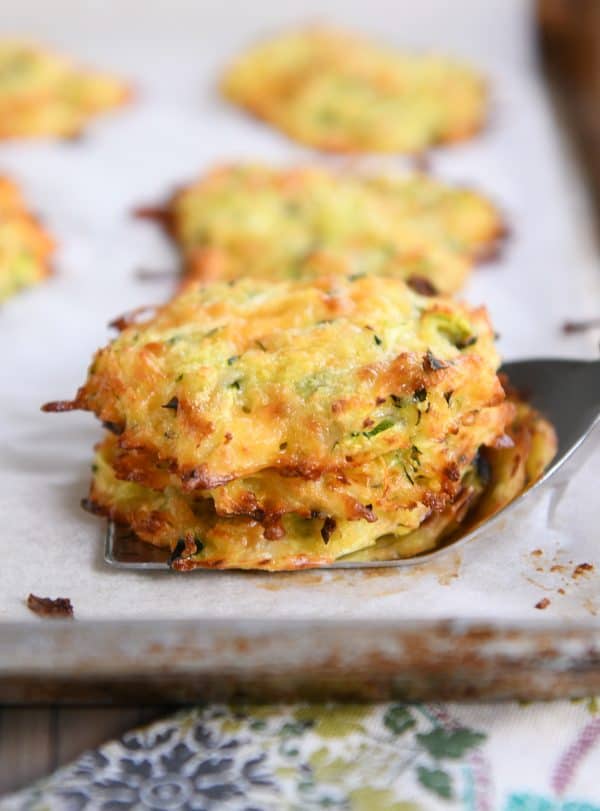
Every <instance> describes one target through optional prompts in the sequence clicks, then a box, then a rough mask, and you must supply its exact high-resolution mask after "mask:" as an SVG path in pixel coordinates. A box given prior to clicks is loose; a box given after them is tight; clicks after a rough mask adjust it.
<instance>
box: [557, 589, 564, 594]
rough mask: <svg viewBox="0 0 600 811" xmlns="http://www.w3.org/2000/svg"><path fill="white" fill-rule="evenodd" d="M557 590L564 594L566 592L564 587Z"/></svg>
mask: <svg viewBox="0 0 600 811" xmlns="http://www.w3.org/2000/svg"><path fill="white" fill-rule="evenodd" d="M557 591H558V593H559V594H565V593H566V592H565V590H564V589H557Z"/></svg>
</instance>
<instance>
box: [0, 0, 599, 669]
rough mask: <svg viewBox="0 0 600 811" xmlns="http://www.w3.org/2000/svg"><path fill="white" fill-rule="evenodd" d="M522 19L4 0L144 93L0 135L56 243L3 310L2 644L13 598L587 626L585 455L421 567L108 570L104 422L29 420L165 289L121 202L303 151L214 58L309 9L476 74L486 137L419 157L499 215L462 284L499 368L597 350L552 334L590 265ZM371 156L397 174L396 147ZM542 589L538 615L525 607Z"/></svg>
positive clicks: (124, 612)
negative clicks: (501, 249) (492, 238)
mask: <svg viewBox="0 0 600 811" xmlns="http://www.w3.org/2000/svg"><path fill="white" fill-rule="evenodd" d="M529 17H530V9H529V4H528V3H526V2H520V0H510V2H507V0H494V2H488V3H485V4H482V3H477V2H474V0H461V2H456V0H455V2H454V3H452V4H446V3H443V2H442V0H422V2H420V3H419V4H413V3H408V2H404V3H398V2H385V1H384V0H375V2H373V1H372V2H370V3H368V4H363V3H359V2H352V3H348V2H343V3H342V2H335V3H325V4H324V3H318V2H316V0H310V1H309V2H306V0H305V2H302V3H300V2H292V3H286V4H283V3H279V4H276V3H275V2H259V3H253V4H236V3H228V4H223V3H219V4H217V3H215V4H212V3H196V4H192V3H185V2H183V0H176V2H168V3H167V2H154V3H148V2H144V3H142V2H141V0H122V1H121V2H119V3H118V4H116V3H115V4H111V6H110V11H108V10H107V8H106V4H105V3H100V2H97V3H94V2H92V3H86V4H81V3H78V2H75V0H55V2H52V3H46V4H43V5H39V4H38V3H36V2H34V0H21V2H19V3H18V4H12V3H11V4H8V3H5V4H3V6H2V8H0V30H1V31H2V33H8V32H11V33H18V34H30V35H32V36H35V37H37V38H39V39H41V40H43V41H46V42H51V43H54V44H56V45H58V46H60V47H62V48H64V49H67V50H68V51H69V52H71V53H73V54H75V55H77V56H79V57H80V58H82V59H85V60H86V61H88V62H91V63H93V64H96V65H98V66H101V67H105V68H109V69H112V70H114V71H117V72H120V73H121V74H123V75H124V76H129V77H131V79H132V80H133V81H134V83H135V85H136V87H137V92H138V98H137V103H136V104H135V105H134V106H132V107H131V108H130V109H129V110H126V111H124V112H123V113H120V114H117V115H116V116H114V117H113V118H109V119H105V120H103V121H102V122H99V123H98V124H97V125H96V126H94V127H93V129H92V130H91V131H90V132H89V133H88V134H87V135H86V136H85V137H84V138H83V139H82V140H81V141H76V142H73V143H41V142H40V143H35V144H25V143H14V144H5V143H0V170H2V171H6V172H8V173H10V174H11V175H13V176H14V177H15V179H17V180H18V181H19V182H21V183H22V184H23V186H24V188H25V190H26V193H27V197H28V199H29V201H30V203H31V205H32V206H33V207H34V208H35V209H37V210H38V211H39V212H40V213H41V214H42V215H43V217H44V219H45V221H46V222H47V224H48V226H49V228H50V230H51V231H52V232H53V233H54V234H55V235H56V237H57V239H58V241H59V243H60V251H59V254H58V256H57V259H56V267H57V274H56V277H55V278H54V279H53V280H52V281H51V282H50V283H49V284H47V285H43V286H40V287H39V288H38V289H36V290H33V291H31V292H29V293H27V294H25V295H22V296H19V297H17V298H14V299H13V300H12V301H11V302H9V303H8V304H7V305H6V306H5V307H4V308H3V309H2V310H1V311H0V339H1V340H0V376H1V393H2V397H1V398H0V510H1V516H2V530H1V532H2V566H1V568H0V634H1V633H2V628H3V627H4V628H5V630H6V633H9V631H10V629H9V627H8V624H9V623H11V622H14V621H17V622H19V621H21V622H23V623H25V625H24V626H22V627H23V628H25V629H26V628H27V627H30V626H32V625H34V624H36V628H37V627H38V625H39V620H38V619H37V618H35V617H33V616H32V615H31V614H30V613H29V612H28V611H27V609H26V608H25V605H24V599H25V598H26V597H27V594H28V593H29V592H34V593H36V594H40V595H49V596H57V595H60V596H68V597H70V598H71V600H72V602H73V604H74V606H75V613H76V615H77V617H78V618H79V619H90V620H123V621H126V620H133V619H140V618H144V619H150V620H159V619H172V620H195V621H197V622H198V623H207V622H210V621H211V620H213V619H231V620H240V619H243V620H245V621H246V620H252V619H257V620H262V621H264V622H265V623H267V624H268V623H269V622H272V621H276V620H285V619H288V618H293V619H296V620H298V619H311V620H312V619H318V620H327V621H329V622H333V621H336V620H341V619H344V620H352V619H359V618H360V619H372V620H390V621H398V622H402V621H405V620H409V621H412V620H425V621H436V620H446V619H469V618H470V619H476V620H493V621H494V622H495V621H508V620H512V621H529V622H533V623H538V624H539V623H546V622H548V621H549V620H552V619H553V620H559V621H562V620H564V619H569V620H589V621H591V622H592V623H594V622H595V620H594V618H595V617H596V614H597V612H598V611H599V610H600V593H599V591H598V574H596V572H594V571H592V572H587V573H584V574H582V575H580V576H573V573H574V569H575V567H576V566H577V564H580V563H583V562H585V563H592V564H598V563H600V556H599V555H598V551H597V529H596V527H597V525H598V518H599V505H598V499H597V482H598V476H599V474H600V458H599V455H598V453H595V454H592V455H589V456H588V459H587V461H586V462H585V464H584V465H583V466H582V467H580V469H579V470H578V471H577V472H576V473H575V474H574V475H573V476H572V477H571V478H570V480H569V482H568V486H566V485H562V486H561V487H560V488H559V489H558V490H557V491H555V492H554V493H552V492H549V491H546V492H545V493H544V494H542V495H540V496H539V497H536V498H535V499H533V500H532V503H530V504H528V505H524V507H523V509H521V510H520V511H518V512H517V513H515V514H512V515H511V516H510V520H507V521H506V522H505V523H504V524H502V525H501V526H500V528H499V529H498V530H496V531H495V532H494V533H493V534H490V535H489V536H488V537H486V538H485V539H484V540H480V541H477V543H475V544H473V545H471V546H467V547H466V548H464V549H461V550H460V552H450V553H449V555H448V557H447V558H445V559H443V560H441V561H438V562H436V563H434V564H431V565H428V566H419V567H416V568H414V569H410V570H405V569H400V570H394V569H390V570H377V571H375V572H374V573H372V572H356V571H343V572H315V571H312V572H303V573H297V574H282V575H267V574H242V573H229V574H228V573H218V572H195V573H192V574H184V575H178V574H175V573H143V574H142V573H140V574H136V573H129V572H124V571H115V570H112V569H110V568H109V567H108V566H106V565H105V564H104V562H103V560H102V553H103V534H104V530H105V527H104V525H103V523H102V522H101V521H98V519H94V518H92V517H90V516H88V515H86V514H85V513H84V512H83V511H82V510H81V509H80V507H79V500H80V499H81V497H82V496H84V495H85V494H86V488H87V482H88V476H89V464H90V457H91V447H92V445H93V443H94V442H95V441H96V440H97V439H98V437H99V434H100V432H99V427H98V425H97V424H96V422H95V420H94V419H93V418H92V417H91V416H90V415H85V414H79V413H75V414H66V415H47V414H42V413H40V412H39V406H40V404H41V403H42V402H44V401H46V400H51V399H58V398H68V397H70V396H71V395H72V394H73V393H74V392H75V390H76V387H77V386H78V384H79V383H80V382H81V381H82V380H83V377H84V374H85V370H86V368H87V365H88V363H89V359H90V357H91V355H92V352H93V351H94V350H95V349H96V347H98V346H99V345H101V344H103V343H105V342H106V340H107V339H108V338H109V336H110V335H111V333H110V331H109V330H108V329H107V327H106V324H107V323H108V321H109V320H111V319H112V318H113V317H114V316H115V315H117V314H119V313H120V312H123V311H126V310H128V309H130V308H132V307H135V306H138V305H141V304H146V303H152V302H155V301H161V300H163V299H164V298H165V297H166V296H167V295H168V294H169V293H170V290H171V285H170V284H169V282H168V281H163V282H154V283H148V282H145V283H144V282H142V281H140V280H139V279H137V278H136V270H138V269H140V268H152V269H158V270H161V269H165V268H167V269H168V268H175V267H176V257H175V254H174V252H173V250H172V248H171V247H170V246H169V244H168V242H167V240H166V239H165V238H164V237H163V236H162V235H161V234H160V233H159V230H158V229H156V228H154V227H152V225H149V224H146V223H140V222H136V221H135V220H133V219H132V218H131V217H130V211H131V209H132V208H134V207H135V206H137V205H139V204H140V203H145V202H151V201H153V200H160V199H161V197H164V195H165V194H167V193H168V192H169V190H170V189H171V188H172V187H173V186H175V185H177V184H179V183H181V182H184V181H186V180H187V179H189V178H192V177H193V176H194V175H195V174H197V173H199V172H200V171H202V170H203V169H205V168H207V167H209V166H210V165H212V164H213V163H214V162H215V161H224V160H232V159H243V158H248V159H252V158H253V159H263V160H269V161H273V162H278V163H286V162H293V161H297V160H300V161H307V160H319V158H318V157H315V156H314V155H313V153H311V152H309V151H308V150H304V149H301V148H298V147H295V146H294V145H293V144H292V143H290V142H288V141H287V140H286V139H285V138H283V137H281V136H279V135H277V134H276V133H274V132H272V131H270V130H269V129H268V128H266V127H263V126H262V125H260V124H259V123H257V122H254V121H251V120H250V119H248V118H246V117H245V116H244V115H243V114H242V113H240V112H238V111H236V110H235V109H233V108H231V107H229V106H227V105H226V104H225V103H224V102H223V101H221V100H220V99H219V98H218V96H217V94H216V91H215V81H216V77H217V75H218V72H219V69H220V68H221V66H222V65H223V64H224V63H225V62H226V60H227V59H228V57H229V56H230V55H232V54H234V53H235V52H237V51H238V49H239V48H240V47H242V46H243V44H244V43H246V42H248V41H250V40H252V39H253V38H254V37H256V36H258V35H262V34H263V33H264V32H265V30H274V29H277V28H278V27H280V26H281V25H284V24H288V23H291V22H302V21H306V20H311V19H326V20H328V21H332V22H338V23H341V24H347V25H353V26H355V27H357V28H359V29H362V30H364V31H365V32H367V33H371V34H375V35H379V36H382V37H385V38H387V39H388V40H390V41H391V42H393V43H396V44H398V45H401V46H410V47H417V48H432V47H433V48H440V49H442V50H444V51H449V52H452V53H455V54H457V55H459V56H464V57H465V58H468V59H470V60H472V61H473V62H474V63H475V64H477V65H479V66H480V67H481V69H482V70H484V71H485V72H486V73H487V74H488V76H489V77H490V81H491V85H492V89H493V113H492V119H491V123H490V127H489V128H488V130H487V132H486V133H485V134H484V135H483V136H482V137H480V138H478V139H476V140H474V141H472V142H470V143H467V144H465V145H462V146H458V147H455V148H452V149H447V150H440V151H437V152H435V153H434V154H433V158H432V168H433V170H434V171H435V173H436V174H437V175H439V176H441V177H443V178H446V179H448V180H456V181H466V182H468V183H470V184H471V185H474V186H476V187H478V188H481V189H482V190H483V191H485V192H486V193H488V194H489V195H491V196H492V197H493V198H494V199H495V200H497V201H498V203H499V204H500V205H501V206H502V207H503V209H504V210H505V212H506V214H507V217H508V220H509V223H510V224H511V226H512V237H511V240H510V242H509V244H508V245H507V249H506V251H505V255H504V256H503V257H502V259H501V261H499V262H496V263H495V264H492V265H489V266H485V267H483V268H481V269H480V270H478V271H477V272H476V274H475V275H474V277H473V279H472V282H471V283H470V285H469V287H468V289H467V290H466V291H465V296H466V298H468V299H469V300H470V301H471V302H473V303H480V302H485V303H487V305H488V306H489V308H490V310H491V312H492V317H493V320H494V322H495V325H496V327H497V329H498V331H499V332H500V333H501V341H500V347H501V350H502V351H503V353H504V355H505V357H506V358H507V359H511V358H517V357H527V356H534V355H547V356H551V355H553V356H563V357H566V356H571V357H575V356H577V357H581V358H591V357H594V356H595V355H596V352H597V343H598V338H599V334H598V332H596V333H591V334H589V335H579V336H572V337H569V338H566V337H564V336H563V335H561V333H560V329H559V327H560V324H561V323H562V322H563V321H564V320H565V319H573V318H585V317H586V316H593V315H597V308H598V303H599V302H600V267H599V262H598V255H597V251H596V245H595V243H594V238H593V232H592V228H591V221H590V213H589V210H588V208H587V202H586V199H585V196H584V193H583V189H582V185H581V179H580V178H579V176H578V174H577V169H576V167H575V165H574V164H573V163H572V161H571V158H570V155H569V152H568V149H567V147H566V144H565V142H564V139H563V137H562V136H561V135H560V133H559V132H558V131H557V128H556V123H555V121H554V119H553V117H552V113H551V110H550V107H549V103H548V100H547V98H546V95H545V91H544V89H543V86H542V83H541V79H540V78H539V76H538V73H537V68H536V65H535V60H534V58H533V49H532V34H531V27H530V19H529ZM372 163H373V164H374V165H379V166H383V167H386V168H402V167H403V166H406V163H405V162H404V161H402V160H401V159H393V158H390V159H385V160H376V161H375V160H374V161H372ZM597 444H598V443H597V442H596V447H597ZM537 550H541V554H538V553H537ZM534 552H536V553H535V554H532V553H534ZM596 569H597V570H598V567H596ZM559 589H562V590H563V592H564V593H560V592H559ZM543 597H548V598H549V599H550V605H549V606H548V607H547V608H546V609H545V610H543V611H541V610H536V609H535V608H534V606H535V605H536V603H537V602H538V601H539V600H540V599H541V598H543ZM3 623H4V624H5V625H4V626H3ZM262 627H263V629H264V627H265V625H264V623H263V625H262ZM267 627H268V625H267ZM8 638H10V634H9V636H7V637H5V639H8ZM36 639H38V637H36ZM38 642H39V640H38ZM38 642H36V644H38ZM93 644H94V642H93V639H92V638H90V645H91V646H93ZM42 655H43V653H42V652H41V649H40V656H42Z"/></svg>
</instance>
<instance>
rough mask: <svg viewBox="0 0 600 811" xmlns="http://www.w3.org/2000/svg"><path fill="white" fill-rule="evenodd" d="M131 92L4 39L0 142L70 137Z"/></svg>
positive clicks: (0, 46) (117, 82)
mask: <svg viewBox="0 0 600 811" xmlns="http://www.w3.org/2000/svg"><path fill="white" fill-rule="evenodd" d="M129 97H130V90H129V88H128V87H127V86H126V85H125V84H124V83H123V82H121V81H120V80H117V79H115V78H113V77H111V76H108V75H106V74H103V73H97V72H93V71H89V70H84V69H81V68H79V67H77V66H75V65H74V64H72V63H71V62H70V61H69V60H68V59H66V58H64V57H62V56H58V55H56V54H53V53H51V52H49V51H46V50H43V49H42V48H40V47H38V46H37V45H32V44H29V43H26V42H21V41H17V40H6V39H5V40H0V138H27V137H39V136H42V137H43V136H54V137H72V136H74V135H77V134H78V133H80V132H81V130H82V129H83V128H84V127H85V125H86V124H87V123H88V121H89V120H90V119H92V118H93V117H95V116H96V115H98V114H100V113H104V112H108V111H109V110H112V109H113V108H115V107H118V106H120V105H122V104H123V103H125V102H126V101H127V100H128V99H129Z"/></svg>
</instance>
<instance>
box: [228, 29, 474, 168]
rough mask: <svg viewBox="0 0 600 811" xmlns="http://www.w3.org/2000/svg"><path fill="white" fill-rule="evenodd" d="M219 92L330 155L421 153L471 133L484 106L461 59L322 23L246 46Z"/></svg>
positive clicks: (471, 75) (469, 69)
mask: <svg viewBox="0 0 600 811" xmlns="http://www.w3.org/2000/svg"><path fill="white" fill-rule="evenodd" d="M222 90H223V93H224V94H225V96H227V97H228V98H229V99H230V100H231V101H233V102H235V103H236V104H239V105H240V106H242V107H244V108H246V109H247V110H249V111H250V112H252V113H253V114H255V115H256V116H258V117H259V118H262V119H264V120H265V121H268V122H269V123H270V124H272V125H274V126H276V127H278V128H279V129H280V130H282V131H283V132H285V133H286V134H287V135H288V136H290V137H291V138H294V139H296V140H297V141H300V142H301V143H304V144H308V145H309V146H313V147H316V148H318V149H323V150H328V151H332V152H407V153H416V152H420V151H422V150H424V149H426V148H428V147H430V146H432V145H433V144H437V143H445V142H452V141H459V140H462V139H464V138H468V137H470V136H471V135H473V134H474V133H475V132H477V131H478V130H480V129H481V127H482V126H483V124H484V120H485V116H486V111H487V90H486V86H485V82H484V81H483V79H482V78H481V77H480V76H479V75H478V74H477V73H476V72H475V71H474V70H472V69H471V68H469V67H467V66H466V65H462V64H459V63H457V62H454V61H452V60H450V59H446V58H442V57H438V56H412V55H406V54H402V53H400V52H397V51H394V50H392V49H390V48H385V47H382V46H380V45H377V44H374V43H372V42H369V41H367V40H364V39H361V38H360V37H358V36H355V35H352V34H349V33H347V32H344V31H339V30H333V29H326V28H309V29H305V30H300V31H293V32H291V33H287V34H282V35H280V36H279V37H277V38H275V39H273V40H270V41H268V42H264V43H260V44H258V45H257V46H255V47H254V48H251V49H250V50H249V51H247V52H246V53H245V54H243V55H242V56H241V57H240V58H239V59H237V60H236V61H235V62H234V63H233V65H232V66H231V67H230V68H229V69H228V70H227V72H226V74H225V76H224V77H223V81H222Z"/></svg>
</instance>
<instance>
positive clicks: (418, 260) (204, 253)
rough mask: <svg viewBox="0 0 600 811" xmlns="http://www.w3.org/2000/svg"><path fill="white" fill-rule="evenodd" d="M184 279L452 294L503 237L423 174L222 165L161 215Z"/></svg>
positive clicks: (468, 196)
mask: <svg viewBox="0 0 600 811" xmlns="http://www.w3.org/2000/svg"><path fill="white" fill-rule="evenodd" d="M164 216H165V217H166V220H167V223H168V227H169V231H170V233H171V234H172V235H173V236H174V238H175V240H176V241H177V243H178V245H179V247H180V249H181V252H182V254H183V258H184V266H185V272H186V279H191V280H194V279H198V280H202V281H215V280H221V281H222V280H229V279H236V278H241V277H246V276H252V277H254V278H260V279H272V280H274V281H277V280H286V279H310V278H315V277H318V276H321V275H323V274H339V275H342V276H356V275H359V274H380V275H388V276H394V277H398V278H401V279H405V280H410V281H411V283H412V284H414V285H415V286H416V287H417V288H418V289H419V290H421V291H429V292H433V291H438V292H440V293H454V292H455V291H456V290H458V289H459V288H460V287H461V286H462V285H463V284H464V282H465V280H466V277H467V275H468V273H469V271H470V269H471V267H472V265H473V263H474V262H475V261H476V260H477V259H478V258H483V257H485V256H487V255H489V254H490V253H493V252H494V251H495V250H496V248H497V246H498V244H499V241H500V239H501V237H502V236H503V232H504V225H503V222H502V218H501V215H500V213H499V211H498V210H497V209H496V208H495V207H494V206H493V205H492V203H490V201H489V200H487V199H486V198H485V197H483V196H482V195H480V194H477V193H476V192H474V191H471V190H469V189H465V188H460V187H453V186H449V185H447V184H445V183H442V182H441V181H438V180H434V179H432V178H430V177H427V176H425V175H421V174H410V175H407V174H404V175H396V176H369V175H364V174H362V175H361V174H356V173H354V174H351V173H339V172H338V173H336V172H331V171H327V170H325V169H322V168H317V167H298V168H292V169H276V168H272V167H267V166H261V165H255V164H241V165H231V166H223V167H219V168H217V169H214V170H212V171H211V172H209V173H208V174H207V175H206V176H204V177H202V178H201V179H200V180H199V181H197V182H196V183H193V184H192V185H190V186H187V187H186V188H184V189H182V190H181V191H179V192H178V193H177V194H176V195H175V196H174V197H173V198H172V200H171V201H170V202H169V204H168V206H167V208H166V209H165V211H164Z"/></svg>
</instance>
